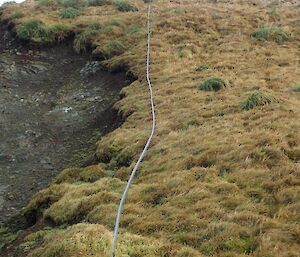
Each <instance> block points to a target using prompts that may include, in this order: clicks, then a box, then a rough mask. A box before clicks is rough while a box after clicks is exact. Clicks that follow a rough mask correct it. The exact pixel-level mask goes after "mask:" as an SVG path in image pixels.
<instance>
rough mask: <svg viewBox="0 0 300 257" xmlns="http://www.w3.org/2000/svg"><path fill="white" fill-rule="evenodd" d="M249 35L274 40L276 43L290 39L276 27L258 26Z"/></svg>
mask: <svg viewBox="0 0 300 257" xmlns="http://www.w3.org/2000/svg"><path fill="white" fill-rule="evenodd" d="M251 36H252V37H255V38H257V39H260V40H267V41H275V42H277V43H281V42H284V41H287V40H289V39H290V36H289V35H288V34H287V33H286V32H284V31H283V30H282V29H281V28H278V27H263V28H259V29H258V30H256V31H255V32H253V33H252V34H251Z"/></svg>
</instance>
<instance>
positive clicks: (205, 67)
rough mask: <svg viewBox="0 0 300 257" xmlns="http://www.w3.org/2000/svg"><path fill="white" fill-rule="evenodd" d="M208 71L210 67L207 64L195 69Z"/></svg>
mask: <svg viewBox="0 0 300 257" xmlns="http://www.w3.org/2000/svg"><path fill="white" fill-rule="evenodd" d="M209 69H210V67H209V66H208V65H207V64H201V65H199V66H198V67H197V68H196V69H195V71H205V70H209Z"/></svg>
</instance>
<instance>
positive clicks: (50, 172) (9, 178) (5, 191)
mask: <svg viewBox="0 0 300 257" xmlns="http://www.w3.org/2000/svg"><path fill="white" fill-rule="evenodd" d="M127 84H128V81H126V79H125V74H124V73H114V74H111V73H109V72H105V71H102V70H101V69H100V65H99V63H98V62H96V61H92V60H91V57H90V55H78V54H76V53H74V51H73V50H72V45H60V46H55V47H52V48H43V49H35V48H34V49H30V48H28V47H22V46H21V45H20V44H18V43H17V42H15V41H14V39H13V38H12V37H11V34H10V33H9V32H8V30H7V28H6V26H5V25H1V27H0V225H3V223H4V222H6V221H8V220H9V219H10V218H11V217H12V216H13V215H15V214H17V213H18V212H19V211H20V209H21V208H22V207H24V206H25V205H26V204H27V203H28V201H29V200H30V198H31V197H32V195H33V194H34V193H36V192H37V191H38V190H40V189H42V188H44V187H45V186H47V185H48V184H49V183H50V182H51V181H52V180H53V178H54V177H55V176H56V175H57V174H58V173H59V172H60V171H61V170H62V169H63V168H66V167H78V166H84V165H86V164H87V163H89V162H91V161H92V159H93V158H92V156H93V153H94V150H95V143H96V141H97V140H98V139H99V138H100V137H101V136H102V135H103V134H105V133H107V132H109V131H111V130H113V129H115V128H116V127H117V126H119V125H120V123H121V121H120V118H118V116H117V115H116V113H115V112H114V111H113V110H112V105H113V104H114V103H115V102H116V101H117V100H118V99H119V92H120V90H121V88H122V87H124V86H126V85H127Z"/></svg>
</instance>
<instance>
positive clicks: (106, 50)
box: [102, 39, 125, 58]
mask: <svg viewBox="0 0 300 257" xmlns="http://www.w3.org/2000/svg"><path fill="white" fill-rule="evenodd" d="M124 51H125V46H124V45H123V44H122V42H121V41H119V40H116V39H114V40H110V41H109V42H107V43H106V44H105V46H104V47H103V50H102V54H103V55H104V56H105V58H111V57H113V56H115V55H120V54H122V53H123V52H124Z"/></svg>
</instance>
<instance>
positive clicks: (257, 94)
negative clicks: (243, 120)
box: [241, 90, 277, 110]
mask: <svg viewBox="0 0 300 257" xmlns="http://www.w3.org/2000/svg"><path fill="white" fill-rule="evenodd" d="M274 102H277V100H276V99H275V98H274V97H273V96H271V95H269V94H266V93H264V92H262V91H259V90H256V91H254V92H253V93H252V94H251V95H249V96H248V98H247V99H246V100H245V101H244V102H242V104H241V107H242V109H244V110H250V109H253V108H254V107H256V106H264V105H267V104H271V103H274Z"/></svg>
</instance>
